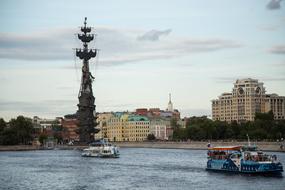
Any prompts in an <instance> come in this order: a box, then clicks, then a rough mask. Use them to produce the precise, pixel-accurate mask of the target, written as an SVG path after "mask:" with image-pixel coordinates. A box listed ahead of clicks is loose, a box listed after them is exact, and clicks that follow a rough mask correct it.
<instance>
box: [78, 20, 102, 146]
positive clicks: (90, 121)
mask: <svg viewBox="0 0 285 190" xmlns="http://www.w3.org/2000/svg"><path fill="white" fill-rule="evenodd" d="M86 25H87V17H85V20H84V26H83V27H81V32H82V33H81V34H78V39H79V40H81V42H82V43H83V48H82V49H81V48H79V49H78V48H77V49H76V56H77V57H78V58H79V59H81V60H82V77H81V84H80V90H79V94H78V99H79V103H78V104H77V106H78V111H77V113H76V115H77V120H78V122H79V130H78V132H79V139H80V143H90V142H92V141H94V134H95V133H98V132H99V129H96V128H95V127H96V125H97V123H96V115H95V114H96V111H95V110H96V106H95V98H94V96H93V90H92V82H93V80H94V77H93V76H92V74H91V72H90V70H89V60H90V59H92V58H95V57H96V54H97V50H96V49H90V48H88V43H89V42H91V41H92V40H94V34H92V33H91V31H92V29H91V27H87V26H86Z"/></svg>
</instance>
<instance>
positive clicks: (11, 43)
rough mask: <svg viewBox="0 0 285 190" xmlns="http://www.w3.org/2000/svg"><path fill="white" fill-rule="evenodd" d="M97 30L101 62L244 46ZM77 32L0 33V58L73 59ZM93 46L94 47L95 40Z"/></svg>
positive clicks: (143, 32) (111, 62)
mask: <svg viewBox="0 0 285 190" xmlns="http://www.w3.org/2000/svg"><path fill="white" fill-rule="evenodd" d="M95 31H96V33H97V34H98V36H97V37H96V40H95V45H96V47H97V48H99V49H100V51H99V54H98V56H97V58H98V57H99V58H98V59H99V63H100V65H116V64H122V63H129V62H138V61H145V60H157V59H160V60H165V59H169V58H176V57H182V56H189V55H190V54H191V53H199V52H212V51H219V50H226V49H233V48H239V47H241V44H240V43H238V42H235V41H232V40H228V39H223V38H220V39H217V38H207V39H206V38H205V39H195V38H187V37H179V36H172V37H171V38H161V39H160V36H161V35H166V34H167V33H170V31H171V30H165V31H156V32H152V34H150V33H149V32H146V31H143V30H131V29H117V28H110V27H104V26H99V27H97V28H96V30H95ZM76 32H78V31H76V30H75V29H71V28H65V29H54V30H47V31H42V32H37V33H30V34H7V33H0V59H20V60H31V61H41V60H72V59H73V58H74V51H72V48H76V47H81V46H82V44H81V43H80V41H79V40H78V39H76V36H74V34H75V33H76ZM138 36H141V37H143V36H144V40H138ZM156 38H157V41H156V43H153V41H152V40H156ZM158 39H159V40H158ZM90 46H91V47H93V46H94V43H91V44H90ZM95 60H96V59H95ZM93 61H94V60H93Z"/></svg>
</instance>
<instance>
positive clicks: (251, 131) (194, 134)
mask: <svg viewBox="0 0 285 190" xmlns="http://www.w3.org/2000/svg"><path fill="white" fill-rule="evenodd" d="M174 126H175V125H174ZM247 135H249V137H250V139H252V140H257V141H260V140H272V141H273V140H274V141H276V140H280V139H282V138H283V139H284V138H285V121H284V120H274V115H273V113H272V112H268V113H257V114H256V115H255V120H254V121H247V122H241V123H237V122H236V121H233V122H231V123H227V122H223V121H212V120H211V119H208V118H207V117H206V116H204V117H191V118H189V119H187V122H186V128H181V127H179V126H178V125H176V126H175V127H174V132H173V139H174V140H189V139H190V140H233V139H234V140H246V139H247Z"/></svg>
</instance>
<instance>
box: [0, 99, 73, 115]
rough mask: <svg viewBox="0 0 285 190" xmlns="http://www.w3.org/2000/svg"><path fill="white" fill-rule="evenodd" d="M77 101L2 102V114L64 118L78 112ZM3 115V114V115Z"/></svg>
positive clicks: (0, 104)
mask: <svg viewBox="0 0 285 190" xmlns="http://www.w3.org/2000/svg"><path fill="white" fill-rule="evenodd" d="M76 103H77V102H76V100H74V101H73V100H43V101H8V100H0V108H1V109H0V114H1V113H5V112H7V113H9V114H12V113H14V114H15V115H13V116H12V115H10V117H16V116H17V115H26V116H30V117H32V116H34V115H41V116H53V117H54V116H63V115H65V114H67V113H74V112H76ZM1 115H2V114H1Z"/></svg>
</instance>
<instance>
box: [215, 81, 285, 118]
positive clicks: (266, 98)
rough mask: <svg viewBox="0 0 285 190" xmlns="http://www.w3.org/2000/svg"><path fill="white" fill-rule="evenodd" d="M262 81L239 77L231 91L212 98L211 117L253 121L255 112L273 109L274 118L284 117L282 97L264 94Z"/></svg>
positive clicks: (284, 108)
mask: <svg viewBox="0 0 285 190" xmlns="http://www.w3.org/2000/svg"><path fill="white" fill-rule="evenodd" d="M265 92H266V91H265V88H264V86H263V83H261V82H258V80H256V79H251V78H247V79H239V80H236V82H235V83H234V87H233V89H232V92H231V93H223V94H222V95H221V96H219V98H218V99H215V100H212V119H213V120H220V121H227V122H231V121H237V122H244V121H253V120H254V117H255V113H265V112H268V111H270V110H272V111H273V114H274V118H275V119H285V113H284V112H285V111H284V110H285V107H284V102H285V100H284V97H283V96H278V95H277V94H271V95H267V94H265Z"/></svg>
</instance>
